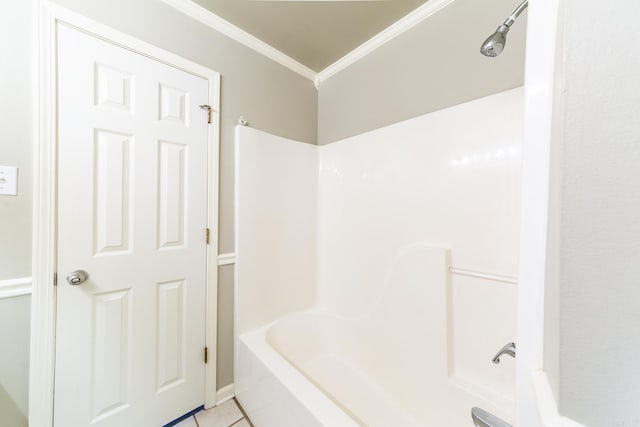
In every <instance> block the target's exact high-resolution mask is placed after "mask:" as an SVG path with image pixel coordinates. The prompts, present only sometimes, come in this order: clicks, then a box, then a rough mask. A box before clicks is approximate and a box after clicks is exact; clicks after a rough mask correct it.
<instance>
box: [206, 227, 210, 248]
mask: <svg viewBox="0 0 640 427" xmlns="http://www.w3.org/2000/svg"><path fill="white" fill-rule="evenodd" d="M210 235H211V230H209V229H208V228H207V233H206V237H205V239H206V241H207V245H208V244H209V236H210Z"/></svg>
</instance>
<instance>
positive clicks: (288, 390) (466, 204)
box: [235, 88, 523, 427]
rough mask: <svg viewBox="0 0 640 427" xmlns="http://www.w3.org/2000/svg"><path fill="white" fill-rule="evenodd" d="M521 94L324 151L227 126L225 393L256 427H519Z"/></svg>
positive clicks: (475, 104)
mask: <svg viewBox="0 0 640 427" xmlns="http://www.w3.org/2000/svg"><path fill="white" fill-rule="evenodd" d="M522 97H523V91H522V89H521V88H520V89H514V90H511V91H507V92H503V93H500V94H497V95H493V96H490V97H487V98H483V99H479V100H476V101H472V102H469V103H466V104H461V105H457V106H455V107H451V108H448V109H445V110H441V111H437V112H434V113H430V114H427V115H424V116H421V117H418V118H415V119H411V120H408V121H406V122H402V123H397V124H394V125H391V126H388V127H385V128H382V129H378V130H375V131H372V132H368V133H366V134H362V135H358V136H355V137H352V138H348V139H345V140H343V141H339V142H336V143H333V144H330V145H327V146H321V147H317V146H313V145H308V144H303V143H300V142H296V141H290V140H285V139H283V138H279V137H275V136H272V135H268V134H265V133H262V132H259V131H256V130H254V129H250V128H247V127H242V126H239V127H238V128H237V129H236V252H237V264H236V276H235V277H236V289H235V291H236V361H235V363H236V373H235V389H236V396H237V398H238V400H239V401H240V402H241V403H242V405H243V406H244V408H245V409H246V411H247V413H248V415H249V417H250V418H251V419H252V420H253V421H254V423H255V425H256V426H257V427H284V426H286V427H294V426H305V427H307V426H325V427H348V426H354V427H355V426H370V427H389V426H415V427H418V426H430V427H440V426H447V427H464V426H471V425H473V424H474V423H475V424H476V425H478V426H488V425H495V426H500V425H502V426H507V425H508V424H507V423H511V424H513V420H514V418H515V397H514V396H515V363H514V359H513V358H511V357H504V356H505V355H515V345H514V344H513V341H514V338H515V333H516V327H515V322H516V287H515V286H514V283H515V276H516V273H517V262H518V259H517V253H518V226H519V191H520V184H519V175H520V144H521V136H520V135H521V134H522ZM496 115H498V116H500V117H503V118H504V120H503V126H501V127H500V128H495V127H487V126H486V123H487V122H488V121H490V120H491V118H492V117H495V116H496ZM496 307H497V308H499V309H496ZM505 343H509V344H507V345H505ZM503 346H504V347H503ZM501 348H502V350H501V356H502V357H500V358H499V359H500V360H501V362H502V363H500V364H496V363H492V359H494V356H495V358H496V359H497V358H498V357H497V356H498V355H496V351H498V350H500V349H501ZM472 408H475V409H474V414H473V420H472V417H471V411H472ZM502 420H504V421H502ZM499 422H503V423H504V424H499Z"/></svg>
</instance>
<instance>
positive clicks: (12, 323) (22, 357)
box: [0, 295, 31, 427]
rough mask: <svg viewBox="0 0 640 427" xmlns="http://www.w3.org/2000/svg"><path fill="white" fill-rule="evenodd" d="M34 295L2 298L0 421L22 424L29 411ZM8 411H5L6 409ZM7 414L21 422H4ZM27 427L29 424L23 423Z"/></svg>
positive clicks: (16, 425)
mask: <svg viewBox="0 0 640 427" xmlns="http://www.w3.org/2000/svg"><path fill="white" fill-rule="evenodd" d="M30 305H31V297H30V296H28V295H25V296H18V297H11V298H2V299H0V348H2V350H0V425H2V426H4V425H7V426H9V425H10V426H11V427H14V426H15V427H19V426H22V425H23V424H22V421H20V420H22V419H24V418H26V416H27V412H28V409H27V408H28V401H29V399H28V398H29V396H28V390H29V325H30V319H29V316H30V310H29V306H30ZM4 411H6V412H4ZM5 414H7V415H9V416H11V417H13V418H15V420H16V422H18V421H20V423H18V424H4V422H5V421H6V420H5V419H4V416H5ZM24 425H25V427H26V424H24Z"/></svg>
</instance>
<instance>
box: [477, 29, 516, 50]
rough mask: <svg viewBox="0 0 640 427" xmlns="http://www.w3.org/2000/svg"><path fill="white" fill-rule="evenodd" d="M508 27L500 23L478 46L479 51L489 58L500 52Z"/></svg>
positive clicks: (505, 41)
mask: <svg viewBox="0 0 640 427" xmlns="http://www.w3.org/2000/svg"><path fill="white" fill-rule="evenodd" d="M508 32H509V27H508V26H507V25H500V26H499V27H498V29H497V30H496V32H495V33H493V34H491V35H490V36H489V37H487V39H486V40H485V41H484V43H482V46H480V53H481V54H483V55H484V56H488V57H490V58H495V57H496V56H498V55H500V54H501V53H502V50H503V49H504V45H505V44H506V43H507V33H508Z"/></svg>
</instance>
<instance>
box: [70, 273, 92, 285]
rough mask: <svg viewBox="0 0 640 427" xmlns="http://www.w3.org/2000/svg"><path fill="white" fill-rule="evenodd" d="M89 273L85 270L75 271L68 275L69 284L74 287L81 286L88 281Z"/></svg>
mask: <svg viewBox="0 0 640 427" xmlns="http://www.w3.org/2000/svg"><path fill="white" fill-rule="evenodd" d="M88 278H89V273H87V272H86V271H84V270H75V271H72V272H71V273H69V274H67V282H68V283H69V284H70V285H72V286H77V285H81V284H83V283H84V282H86V281H87V279H88Z"/></svg>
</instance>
